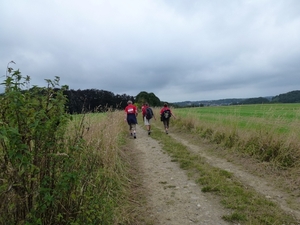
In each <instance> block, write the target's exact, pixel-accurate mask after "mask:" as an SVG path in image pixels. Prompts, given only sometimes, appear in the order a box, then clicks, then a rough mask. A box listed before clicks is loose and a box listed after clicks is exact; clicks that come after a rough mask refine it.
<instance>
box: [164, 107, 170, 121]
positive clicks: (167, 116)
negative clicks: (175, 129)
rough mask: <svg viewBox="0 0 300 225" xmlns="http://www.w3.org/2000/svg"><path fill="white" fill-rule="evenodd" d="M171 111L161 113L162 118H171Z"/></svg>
mask: <svg viewBox="0 0 300 225" xmlns="http://www.w3.org/2000/svg"><path fill="white" fill-rule="evenodd" d="M171 116H172V115H171V111H170V110H169V109H166V110H165V111H164V112H163V113H162V118H163V119H164V120H167V119H169V118H170V117H171Z"/></svg>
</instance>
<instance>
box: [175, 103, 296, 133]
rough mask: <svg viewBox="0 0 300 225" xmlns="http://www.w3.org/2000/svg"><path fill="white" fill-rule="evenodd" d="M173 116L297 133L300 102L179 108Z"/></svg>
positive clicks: (227, 125)
mask: <svg viewBox="0 0 300 225" xmlns="http://www.w3.org/2000/svg"><path fill="white" fill-rule="evenodd" d="M174 112H175V113H176V115H178V116H180V117H183V118H187V117H193V118H196V119H199V120H201V121H202V122H207V123H211V124H213V125H215V126H224V127H228V128H229V127H235V128H237V129H241V130H248V131H249V130H255V131H272V132H276V133H278V134H285V135H287V134H292V133H293V134H297V135H300V126H299V125H300V123H299V121H300V104H261V105H239V106H214V107H195V108H182V109H176V110H175V111H174Z"/></svg>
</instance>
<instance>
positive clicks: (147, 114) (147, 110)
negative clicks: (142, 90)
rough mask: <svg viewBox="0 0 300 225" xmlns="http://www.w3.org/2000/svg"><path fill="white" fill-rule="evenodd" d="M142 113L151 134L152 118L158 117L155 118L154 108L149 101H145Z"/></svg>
mask: <svg viewBox="0 0 300 225" xmlns="http://www.w3.org/2000/svg"><path fill="white" fill-rule="evenodd" d="M142 114H143V118H144V124H145V126H146V127H147V131H148V135H150V134H151V119H152V118H154V119H155V120H156V118H155V115H154V113H153V110H152V108H151V107H150V106H149V104H148V103H145V106H144V108H143V111H142Z"/></svg>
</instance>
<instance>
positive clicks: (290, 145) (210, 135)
mask: <svg viewBox="0 0 300 225" xmlns="http://www.w3.org/2000/svg"><path fill="white" fill-rule="evenodd" d="M175 113H176V115H178V116H179V120H175V121H174V123H175V125H176V126H178V127H181V128H182V129H186V130H189V131H193V132H196V133H199V135H200V136H201V137H203V138H206V139H209V140H210V141H211V142H214V143H217V144H222V145H223V146H225V147H228V148H231V149H235V150H236V151H238V152H243V153H246V154H248V155H251V156H254V157H257V158H258V159H259V160H261V161H267V162H272V163H273V164H274V165H276V166H277V167H280V168H292V167H296V166H299V160H300V151H299V149H300V145H299V143H298V140H299V137H300V126H299V125H300V105H299V104H265V105H241V106H216V107H197V108H183V109H176V110H175Z"/></svg>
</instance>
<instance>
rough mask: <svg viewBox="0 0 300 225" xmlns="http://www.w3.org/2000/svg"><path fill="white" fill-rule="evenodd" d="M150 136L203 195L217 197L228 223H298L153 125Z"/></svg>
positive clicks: (229, 174) (270, 202) (276, 206)
mask: <svg viewBox="0 0 300 225" xmlns="http://www.w3.org/2000/svg"><path fill="white" fill-rule="evenodd" d="M152 130H153V133H152V134H151V137H153V138H154V139H156V140H158V141H159V142H160V143H161V144H162V146H163V149H164V150H165V151H166V152H167V153H168V154H169V155H170V156H171V157H172V158H173V161H175V162H178V163H179V165H180V167H181V168H182V169H184V170H186V172H187V173H188V174H189V175H190V176H192V177H193V178H194V179H195V180H196V182H197V183H198V184H199V186H200V188H201V190H202V191H203V192H209V193H211V194H214V195H216V196H218V197H219V198H220V202H221V203H222V205H223V206H224V207H225V208H227V209H229V211H230V212H231V213H229V214H227V215H224V216H223V219H224V220H225V221H228V222H235V223H236V222H238V223H241V224H272V225H275V224H278V225H279V224H297V222H296V219H294V218H293V217H292V216H291V215H288V214H286V213H285V212H283V210H281V209H280V207H279V206H278V205H277V204H275V203H274V202H272V201H270V200H268V199H266V198H265V197H264V196H262V195H260V194H258V193H256V192H255V191H254V190H253V189H251V188H250V187H247V186H245V185H243V184H242V183H241V182H240V181H239V180H238V179H237V178H235V177H234V176H233V174H232V173H230V172H228V171H225V170H222V169H219V168H215V167H212V166H211V165H209V164H208V163H206V162H205V160H204V159H203V158H201V157H200V156H199V155H196V154H193V153H191V152H190V151H189V150H188V148H187V147H186V146H185V145H183V144H181V143H180V142H178V141H176V140H174V139H173V138H172V137H170V135H166V134H165V133H164V132H163V131H162V130H161V129H158V128H157V127H156V126H152Z"/></svg>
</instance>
